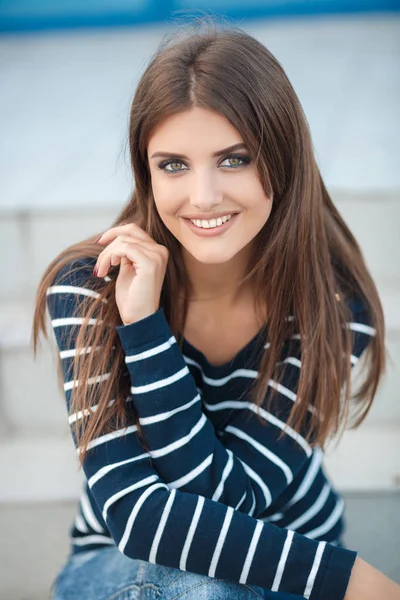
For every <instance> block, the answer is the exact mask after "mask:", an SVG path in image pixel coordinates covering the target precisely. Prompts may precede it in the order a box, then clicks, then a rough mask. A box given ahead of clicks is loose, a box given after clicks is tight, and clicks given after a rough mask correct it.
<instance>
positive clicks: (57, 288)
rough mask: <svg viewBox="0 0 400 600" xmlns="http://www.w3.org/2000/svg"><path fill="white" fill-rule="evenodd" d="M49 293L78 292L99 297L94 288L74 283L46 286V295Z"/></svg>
mask: <svg viewBox="0 0 400 600" xmlns="http://www.w3.org/2000/svg"><path fill="white" fill-rule="evenodd" d="M50 294H79V295H82V296H91V297H92V298H99V297H100V294H99V293H98V292H95V291H94V290H90V289H88V288H84V287H78V286H75V285H51V286H50V287H48V288H47V291H46V296H50Z"/></svg>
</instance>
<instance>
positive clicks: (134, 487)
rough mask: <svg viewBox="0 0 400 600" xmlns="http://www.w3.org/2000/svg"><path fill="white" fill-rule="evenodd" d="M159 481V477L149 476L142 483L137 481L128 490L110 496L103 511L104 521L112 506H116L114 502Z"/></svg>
mask: <svg viewBox="0 0 400 600" xmlns="http://www.w3.org/2000/svg"><path fill="white" fill-rule="evenodd" d="M158 479H159V477H158V475H149V477H145V479H141V480H140V481H137V482H136V483H133V484H132V485H130V486H128V487H127V488H124V489H123V490H119V492H117V493H116V494H113V495H112V496H110V498H109V499H108V500H107V502H106V503H105V504H104V506H103V511H102V514H103V519H104V520H105V521H106V519H107V511H108V509H109V508H110V506H111V505H112V504H114V502H116V501H117V500H119V499H120V498H123V497H124V496H127V495H128V494H130V493H131V492H133V491H134V490H138V489H139V488H141V487H144V486H147V485H148V484H149V483H153V481H157V480H158Z"/></svg>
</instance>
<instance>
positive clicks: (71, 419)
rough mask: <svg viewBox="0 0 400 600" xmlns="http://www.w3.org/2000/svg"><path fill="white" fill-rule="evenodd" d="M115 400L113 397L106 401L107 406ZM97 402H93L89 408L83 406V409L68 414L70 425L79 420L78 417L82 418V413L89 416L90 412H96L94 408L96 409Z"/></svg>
mask: <svg viewBox="0 0 400 600" xmlns="http://www.w3.org/2000/svg"><path fill="white" fill-rule="evenodd" d="M114 402H115V398H114V399H113V400H110V402H109V403H108V405H107V406H108V407H110V406H112V405H113V404H114ZM98 406H99V405H98V404H94V405H93V406H91V407H90V408H85V409H83V411H81V410H78V412H75V413H73V414H72V415H70V416H69V417H68V422H69V424H70V425H72V423H75V421H79V420H80V419H82V415H85V417H89V416H90V414H91V413H92V412H96V410H97V409H98Z"/></svg>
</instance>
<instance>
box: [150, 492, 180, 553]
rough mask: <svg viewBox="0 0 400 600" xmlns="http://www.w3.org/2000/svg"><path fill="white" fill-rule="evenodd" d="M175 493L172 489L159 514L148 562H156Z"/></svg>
mask: <svg viewBox="0 0 400 600" xmlns="http://www.w3.org/2000/svg"><path fill="white" fill-rule="evenodd" d="M175 495H176V490H172V492H171V493H170V495H169V498H168V502H167V504H166V505H165V507H164V510H163V513H162V515H161V519H160V522H159V524H158V527H157V531H156V534H155V536H154V540H153V543H152V546H151V550H150V556H149V562H150V563H154V564H156V557H157V550H158V546H159V544H160V540H161V537H162V534H163V533H164V529H165V525H166V524H167V520H168V516H169V513H170V512H171V508H172V504H173V502H174V499H175Z"/></svg>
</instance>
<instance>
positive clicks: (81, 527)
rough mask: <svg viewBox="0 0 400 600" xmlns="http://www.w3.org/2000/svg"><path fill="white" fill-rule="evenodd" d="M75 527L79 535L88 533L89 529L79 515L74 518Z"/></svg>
mask: <svg viewBox="0 0 400 600" xmlns="http://www.w3.org/2000/svg"><path fill="white" fill-rule="evenodd" d="M75 527H76V528H77V530H78V531H80V532H81V533H88V531H89V528H88V526H87V525H86V523H85V520H84V518H83V517H82V515H81V514H80V513H78V514H77V515H76V517H75Z"/></svg>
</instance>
